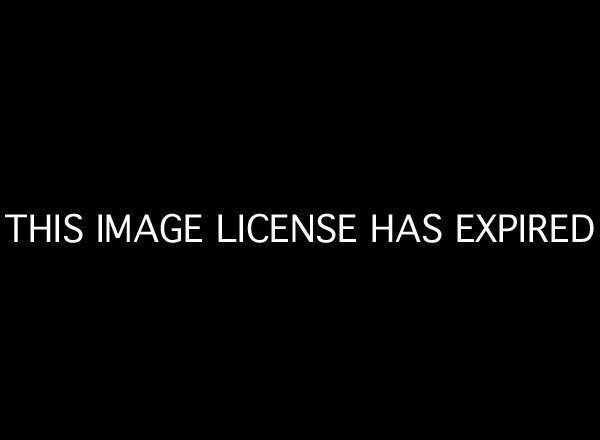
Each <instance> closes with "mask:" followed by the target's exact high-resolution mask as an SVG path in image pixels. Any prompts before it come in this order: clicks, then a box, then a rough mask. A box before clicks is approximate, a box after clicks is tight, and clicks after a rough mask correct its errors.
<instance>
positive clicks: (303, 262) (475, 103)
mask: <svg viewBox="0 0 600 440" xmlns="http://www.w3.org/2000/svg"><path fill="white" fill-rule="evenodd" d="M52 12H57V11H52ZM153 12H157V11H153ZM163 12H164V11H163ZM247 12H248V14H247V13H246V12H240V11H239V10H237V9H236V11H233V10H232V11H228V12H227V13H225V14H224V15H223V14H221V15H216V14H215V13H214V12H212V11H211V12H207V11H204V12H195V13H193V14H190V15H188V14H186V13H184V12H183V11H180V12H177V13H175V15H173V16H171V15H170V14H169V15H167V14H166V13H165V15H164V16H163V14H162V12H161V14H159V15H160V18H156V16H155V15H152V17H150V16H147V15H146V13H145V12H144V13H141V12H140V11H137V12H136V13H133V14H127V15H126V14H125V13H124V12H122V13H119V14H114V16H112V15H111V16H110V17H107V18H102V19H100V18H99V17H100V15H97V14H100V12H97V13H96V12H95V13H94V14H92V15H85V19H83V18H82V16H78V18H77V19H75V18H74V19H66V22H65V23H63V22H62V21H57V20H50V19H48V16H46V17H45V16H44V14H43V13H41V14H40V16H36V17H35V19H34V18H33V15H36V14H34V13H33V12H32V11H30V12H28V14H26V15H25V16H23V17H24V19H25V20H24V21H19V23H18V24H16V25H15V26H14V29H10V30H8V31H7V39H6V44H5V52H4V55H3V66H4V67H3V70H4V72H3V73H4V74H5V79H4V80H3V85H4V87H3V96H4V99H3V110H4V111H3V124H2V125H3V133H4V136H3V137H4V142H3V156H4V158H3V160H2V173H1V176H2V177H1V179H2V201H1V202H2V205H1V206H2V213H3V214H4V213H5V212H31V213H42V212H43V213H67V212H79V213H83V214H86V215H87V216H89V215H92V214H94V213H96V212H105V211H107V210H110V211H113V212H124V211H131V212H151V213H153V214H155V215H158V214H160V213H163V212H169V211H175V212H179V213H186V212H190V213H202V214H204V215H205V216H206V217H208V218H210V217H211V216H214V215H215V214H216V213H217V212H222V211H229V212H237V211H239V210H243V211H246V212H252V211H256V212H288V213H292V212H294V213H319V212H325V211H328V212H334V213H335V212H356V213H359V215H361V243H360V244H359V245H348V246H342V245H338V246H331V247H326V248H323V247H321V248H317V247H291V246H285V245H283V246H275V245H273V246H268V247H262V248H252V247H244V248H234V249H232V248H227V249H225V248H218V247H216V246H214V245H210V244H207V245H206V246H199V247H175V248H164V247H158V248H154V247H152V246H138V247H129V248H128V247H126V246H124V247H117V248H115V247H111V248H102V247H98V246H95V245H94V244H93V243H88V244H83V245H81V246H76V247H63V246H54V247H53V246H39V247H35V248H31V247H27V246H23V247H20V246H10V245H9V243H8V242H7V240H4V242H3V245H2V254H3V257H5V258H3V263H2V264H3V270H2V273H3V278H4V282H3V284H4V285H5V286H6V287H5V288H3V289H2V291H3V295H2V301H3V303H4V304H3V307H2V311H3V314H4V315H5V319H3V324H4V327H5V331H4V338H3V339H4V341H5V347H6V348H5V355H6V356H5V358H6V362H5V365H7V366H8V367H9V370H10V373H9V374H8V375H7V376H6V382H7V384H8V385H9V386H10V388H11V389H13V388H14V389H15V393H14V394H11V396H14V397H11V404H10V408H11V412H12V413H13V414H15V415H20V416H23V414H31V410H32V409H34V408H35V409H38V410H40V411H39V412H40V413H41V414H45V415H46V417H47V418H45V419H44V420H47V421H46V422H44V423H49V424H52V425H57V426H63V423H67V424H71V423H73V420H74V419H77V420H78V421H83V422H88V423H86V425H87V426H88V427H89V426H99V427H107V426H109V425H112V422H113V421H123V420H128V421H131V420H133V421H134V425H136V426H138V427H148V426H150V427H152V428H153V429H158V426H157V425H160V426H163V427H165V428H166V429H167V430H168V431H171V430H174V429H176V428H180V427H181V426H183V425H184V424H183V422H184V421H191V422H192V423H193V424H201V426H198V427H200V428H202V427H203V426H204V425H203V423H205V420H207V419H208V420H210V421H212V422H213V423H214V422H216V423H217V424H218V425H219V426H221V427H222V429H225V430H230V429H239V428H242V429H251V428H255V427H256V428H261V429H266V428H269V429H273V428H274V427H275V426H276V425H278V424H279V423H281V422H283V423H282V424H283V426H284V427H285V428H286V429H287V430H286V431H282V432H288V431H290V430H291V431H295V430H298V429H306V430H308V432H314V431H313V430H312V429H313V428H312V427H313V426H315V422H317V423H318V422H323V421H328V422H330V423H329V426H330V428H329V429H331V430H332V431H331V432H337V430H340V429H344V428H350V429H357V430H358V429H359V428H363V429H365V430H366V431H365V432H372V431H373V430H375V429H383V428H384V427H386V426H387V425H388V424H389V423H391V424H392V426H395V427H396V428H399V427H400V428H401V427H403V426H407V427H408V425H404V424H403V423H405V422H401V421H402V420H407V419H408V420H410V421H412V422H413V423H416V424H418V425H420V426H421V427H422V428H423V429H426V430H431V429H440V428H441V429H455V428H460V429H465V428H467V427H469V428H471V429H473V428H474V427H475V425H477V424H478V423H481V422H483V425H484V426H485V427H486V428H487V429H488V430H490V429H491V430H497V429H507V430H509V432H512V431H510V430H511V429H512V428H511V427H512V426H514V423H515V422H522V421H525V420H528V421H532V420H533V421H534V423H532V424H531V426H532V428H533V429H540V427H548V426H551V427H553V428H556V429H557V428H558V426H557V425H559V424H560V425H561V426H563V427H566V428H568V429H573V424H572V423H573V419H572V418H571V416H572V415H573V414H576V415H577V417H578V418H579V420H580V421H581V420H583V419H584V418H585V417H586V414H588V411H589V409H586V408H587V405H586V403H585V402H586V396H589V395H590V394H591V393H592V390H593V389H595V388H594V385H593V381H592V375H591V372H592V371H593V369H594V366H595V365H596V364H595V363H594V362H592V359H593V356H592V355H593V348H594V347H593V341H594V339H595V338H596V336H597V327H598V326H597V322H596V320H595V314H596V310H597V304H596V301H595V299H594V297H593V295H594V293H595V290H597V289H596V287H595V284H594V283H593V281H595V279H594V269H595V266H596V262H597V253H596V247H597V238H595V239H594V242H593V243H590V244H587V245H560V244H559V245H552V246H544V245H541V246H522V245H521V246H518V245H515V244H508V245H506V246H486V245H482V246H460V245H458V244H456V243H455V242H454V241H455V240H454V238H455V236H454V225H453V218H454V216H455V215H456V214H457V213H460V212H477V213H487V214H490V213H512V214H518V213H530V212H531V213H545V214H549V213H585V214H588V215H592V216H593V217H594V218H595V220H596V221H597V212H598V211H597V208H596V207H595V205H596V203H595V200H596V199H595V195H594V193H593V188H594V187H595V186H596V184H595V180H596V179H595V178H594V177H595V174H594V161H593V159H592V154H593V152H592V147H593V146H594V145H596V144H597V135H596V133H595V130H594V128H595V121H596V118H597V108H596V107H595V102H596V101H597V85H596V84H595V82H594V81H593V78H595V77H597V69H596V68H595V66H594V65H593V54H594V52H593V49H594V47H593V46H592V44H591V43H592V40H591V39H589V38H590V36H589V35H588V33H591V32H592V29H591V28H589V27H588V26H587V25H586V24H585V23H584V22H583V21H582V19H581V18H580V17H575V18H569V17H567V16H566V15H565V16H563V17H561V19H560V20H559V21H556V19H553V20H550V19H549V18H543V17H542V16H541V15H540V14H539V13H536V14H532V15H527V17H526V18H524V17H525V13H524V11H521V13H520V14H516V15H514V16H513V15H510V14H509V16H506V15H504V14H500V11H496V12H494V13H487V12H483V11H481V13H480V15H477V13H476V12H475V11H469V14H466V11H445V12H441V11H427V12H425V13H420V14H416V13H414V12H412V11H404V12H397V11H395V12H393V13H392V12H385V11H380V12H376V13H374V14H371V13H369V14H367V13H366V11H353V12H354V14H351V15H347V14H346V13H344V14H338V13H332V14H328V15H327V17H326V18H325V14H324V11H321V13H319V14H308V16H307V15H306V14H303V13H301V11H295V12H293V13H284V12H283V11H281V12H280V13H276V12H275V11H272V10H270V11H269V13H268V14H267V13H266V12H265V11H262V12H261V11H255V10H253V11H247ZM305 12H306V11H305ZM338 12H339V11H338ZM446 12H448V13H449V12H453V13H454V15H446ZM538 12H539V11H538ZM69 13H70V14H73V13H74V12H73V11H70V12H69ZM250 13H253V14H251V15H249V14H250ZM75 14H76V13H75ZM278 14H280V15H278ZM470 14H474V15H470ZM184 16H185V18H184ZM69 17H70V15H69ZM102 17H104V15H102ZM257 17H259V18H260V19H259V18H257ZM517 17H518V18H517ZM63 18H65V16H64V15H63ZM375 212H376V213H380V214H387V213H395V214H405V213H413V214H423V213H428V212H438V213H440V214H441V215H443V217H444V219H445V220H446V221H447V225H448V227H447V228H445V229H444V233H445V238H444V241H443V243H441V244H440V245H438V246H420V247H417V246H413V245H411V244H410V243H407V244H406V245H401V246H394V247H377V248H376V247H374V246H371V245H369V244H368V238H369V234H368V229H367V228H366V225H368V223H364V221H365V220H368V218H369V215H370V214H371V213H375ZM363 229H366V232H365V231H363ZM3 233H5V231H3ZM4 237H6V235H4ZM54 411H56V412H58V413H61V414H63V416H62V417H54V416H52V414H53V412H54ZM36 413H38V412H36ZM40 417H41V416H40ZM173 417H174V418H173ZM40 420H41V419H40ZM92 423H93V424H92ZM578 425H579V423H578ZM48 426H50V425H48ZM133 429H139V428H135V427H134V428H133Z"/></svg>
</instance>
